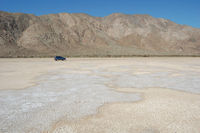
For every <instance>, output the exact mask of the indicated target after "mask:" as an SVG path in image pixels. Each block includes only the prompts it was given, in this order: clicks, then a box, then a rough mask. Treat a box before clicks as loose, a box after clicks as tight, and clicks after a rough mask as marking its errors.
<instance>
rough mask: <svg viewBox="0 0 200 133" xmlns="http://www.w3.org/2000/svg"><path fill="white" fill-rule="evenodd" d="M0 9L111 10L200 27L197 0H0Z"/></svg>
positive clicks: (98, 12)
mask: <svg viewBox="0 0 200 133" xmlns="http://www.w3.org/2000/svg"><path fill="white" fill-rule="evenodd" d="M0 10H2V11H8V12H22V13H31V14H35V15H44V14H51V13H61V12H68V13H87V14H90V15H92V16H99V17H102V16H107V15H109V14H112V13H125V14H149V15H151V16H153V17H156V18H165V19H170V20H172V21H174V22H176V23H178V24H186V25H190V26H193V27H197V28H200V0H0Z"/></svg>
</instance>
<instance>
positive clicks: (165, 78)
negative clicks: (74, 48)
mask: <svg viewBox="0 0 200 133" xmlns="http://www.w3.org/2000/svg"><path fill="white" fill-rule="evenodd" d="M199 81H200V58H157V57H156V58H155V57H154V58H72V59H68V60H67V61H64V62H55V61H53V59H0V107H1V108H0V133H199V132H200V95H199V93H200V82H199Z"/></svg>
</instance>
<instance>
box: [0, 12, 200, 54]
mask: <svg viewBox="0 0 200 133" xmlns="http://www.w3.org/2000/svg"><path fill="white" fill-rule="evenodd" d="M54 55H64V56H121V55H127V56H131V55H200V29H195V28H192V27H189V26H182V25H178V24H176V23H174V22H172V21H169V20H165V19H162V18H158V19H157V18H153V17H151V16H149V15H125V14H119V13H116V14H111V15H109V16H107V17H102V18H99V17H92V16H89V15H87V14H69V13H60V14H50V15H43V16H34V15H31V14H22V13H7V12H0V56H1V57H17V56H25V57H30V56H34V57H36V56H54Z"/></svg>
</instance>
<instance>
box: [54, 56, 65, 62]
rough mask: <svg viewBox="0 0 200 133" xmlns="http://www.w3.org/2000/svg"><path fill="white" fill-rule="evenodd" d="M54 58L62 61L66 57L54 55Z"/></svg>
mask: <svg viewBox="0 0 200 133" xmlns="http://www.w3.org/2000/svg"><path fill="white" fill-rule="evenodd" d="M54 60H55V61H58V60H62V61H64V60H66V58H64V57H62V56H55V57H54Z"/></svg>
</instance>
